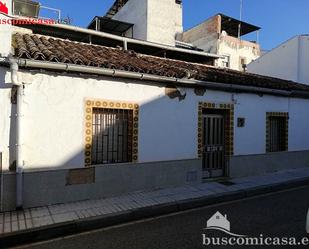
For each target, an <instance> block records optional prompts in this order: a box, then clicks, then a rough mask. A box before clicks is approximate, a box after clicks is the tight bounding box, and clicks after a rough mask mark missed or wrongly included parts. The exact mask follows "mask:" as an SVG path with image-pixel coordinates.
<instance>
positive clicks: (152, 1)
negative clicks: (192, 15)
mask: <svg viewBox="0 0 309 249" xmlns="http://www.w3.org/2000/svg"><path fill="white" fill-rule="evenodd" d="M147 26H148V41H152V42H157V43H162V44H166V45H171V46H175V38H176V34H177V33H182V32H183V26H182V4H177V3H176V1H175V0H148V25H147Z"/></svg>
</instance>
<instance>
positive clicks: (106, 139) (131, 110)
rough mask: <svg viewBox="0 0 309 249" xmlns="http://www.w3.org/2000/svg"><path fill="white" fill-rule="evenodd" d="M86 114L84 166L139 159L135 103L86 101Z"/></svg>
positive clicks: (136, 106)
mask: <svg viewBox="0 0 309 249" xmlns="http://www.w3.org/2000/svg"><path fill="white" fill-rule="evenodd" d="M85 113H86V114H85V117H86V122H85V165H86V166H90V165H98V164H116V163H128V162H137V161H138V121H139V117H138V115H139V106H138V104H136V103H128V102H118V101H109V100H87V101H86V105H85Z"/></svg>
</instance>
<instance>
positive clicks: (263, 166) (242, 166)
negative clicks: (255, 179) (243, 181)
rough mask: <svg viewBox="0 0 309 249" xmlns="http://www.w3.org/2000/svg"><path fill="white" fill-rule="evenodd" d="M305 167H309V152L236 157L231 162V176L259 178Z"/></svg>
mask: <svg viewBox="0 0 309 249" xmlns="http://www.w3.org/2000/svg"><path fill="white" fill-rule="evenodd" d="M305 167H309V150H307V151H294V152H278V153H268V154H260V155H250V156H235V157H232V159H231V161H230V176H231V177H246V176H257V175H264V174H267V173H274V172H277V171H280V170H287V169H298V168H305Z"/></svg>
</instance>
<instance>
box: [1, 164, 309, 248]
mask: <svg viewBox="0 0 309 249" xmlns="http://www.w3.org/2000/svg"><path fill="white" fill-rule="evenodd" d="M306 184H309V168H304V169H297V170H287V171H282V172H275V173H272V174H268V175H264V176H255V177H245V178H237V179H232V180H230V182H224V183H219V182H208V183H203V184H200V185H196V186H185V187H179V188H170V189H160V190H155V191H143V192H135V193H131V194H128V195H124V196H119V197H114V198H108V199H101V200H91V201H90V200H89V201H81V202H75V203H68V204H59V205H51V206H46V207H40V208H31V209H25V210H23V211H17V212H6V213H1V214H0V248H1V247H2V248H3V247H5V246H9V245H15V244H17V243H26V242H29V241H38V240H44V239H48V238H52V237H57V236H62V235H67V234H73V233H76V232H82V231H86V230H91V229H96V228H101V227H107V226H110V225H114V224H119V223H123V222H127V221H132V220H138V219H142V218H146V217H152V216H157V215H161V214H167V213H172V212H177V211H182V210H187V209H191V208H196V207H201V206H205V205H208V204H214V203H219V202H225V201H229V200H234V199H241V198H245V197H248V196H253V195H257V194H263V193H269V192H272V191H276V190H281V189H285V188H289V187H295V186H301V185H306Z"/></svg>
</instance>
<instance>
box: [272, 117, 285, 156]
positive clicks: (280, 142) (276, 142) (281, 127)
mask: <svg viewBox="0 0 309 249" xmlns="http://www.w3.org/2000/svg"><path fill="white" fill-rule="evenodd" d="M267 118H268V120H267V122H268V125H267V152H280V151H287V150H288V116H276V115H274V116H268V117H267Z"/></svg>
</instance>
